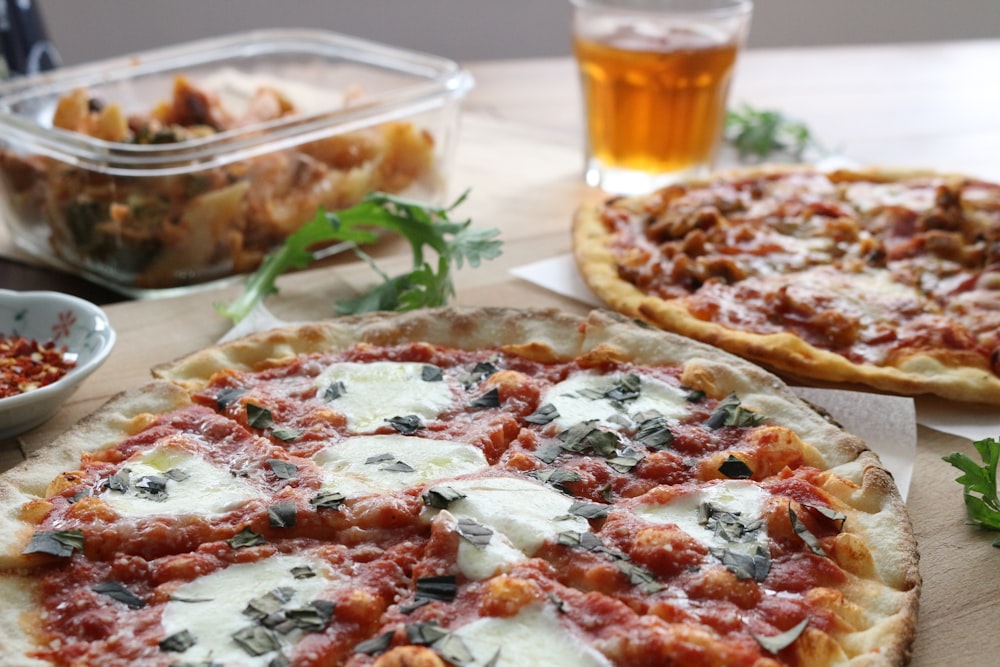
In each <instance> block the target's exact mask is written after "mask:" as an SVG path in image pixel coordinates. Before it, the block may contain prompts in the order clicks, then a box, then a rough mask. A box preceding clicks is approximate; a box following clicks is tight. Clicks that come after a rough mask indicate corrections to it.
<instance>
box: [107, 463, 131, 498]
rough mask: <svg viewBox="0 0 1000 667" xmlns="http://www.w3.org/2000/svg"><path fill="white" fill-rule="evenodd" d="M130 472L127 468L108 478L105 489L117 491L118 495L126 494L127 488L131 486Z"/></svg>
mask: <svg viewBox="0 0 1000 667" xmlns="http://www.w3.org/2000/svg"><path fill="white" fill-rule="evenodd" d="M131 473H132V471H131V470H130V469H128V468H122V469H121V470H119V471H118V472H116V473H115V474H114V475H112V476H111V477H109V478H108V481H107V487H108V488H109V489H111V490H112V491H118V492H119V493H126V492H128V490H129V487H131V486H132V477H131Z"/></svg>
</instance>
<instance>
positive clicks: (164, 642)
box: [160, 630, 198, 653]
mask: <svg viewBox="0 0 1000 667" xmlns="http://www.w3.org/2000/svg"><path fill="white" fill-rule="evenodd" d="M196 643H198V640H197V639H196V638H195V636H194V635H193V634H191V631H190V630H181V631H180V632H175V633H174V634H172V635H170V636H169V637H167V638H165V639H161V640H160V650H161V651H170V652H171V653H183V652H184V651H186V650H188V649H189V648H191V647H192V646H194V645H195V644H196Z"/></svg>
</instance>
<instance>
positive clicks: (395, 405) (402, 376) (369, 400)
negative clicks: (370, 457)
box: [314, 361, 453, 433]
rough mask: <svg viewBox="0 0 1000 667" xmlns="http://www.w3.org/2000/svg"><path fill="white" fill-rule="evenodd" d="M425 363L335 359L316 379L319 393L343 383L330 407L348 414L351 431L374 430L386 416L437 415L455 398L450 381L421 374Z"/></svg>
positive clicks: (427, 416)
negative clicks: (434, 380)
mask: <svg viewBox="0 0 1000 667" xmlns="http://www.w3.org/2000/svg"><path fill="white" fill-rule="evenodd" d="M425 366H426V364H420V363H411V362H393V361H377V362H373V363H369V364H361V363H352V362H344V363H335V364H331V365H329V366H327V367H326V368H325V369H323V372H322V373H320V374H319V376H318V377H317V378H316V379H315V380H314V384H315V385H316V386H318V387H319V388H320V395H322V394H323V392H325V391H326V389H327V388H328V387H330V386H334V385H337V386H338V387H342V390H340V391H339V395H338V396H337V397H336V398H332V399H330V401H329V404H330V407H332V408H333V409H335V410H337V411H338V412H341V413H343V414H344V415H345V416H346V417H347V428H348V430H350V431H351V432H352V433H371V432H372V431H374V430H375V429H377V428H379V427H380V426H385V420H387V419H391V418H393V417H401V416H407V415H417V416H418V417H420V418H421V419H423V420H425V421H426V420H431V419H436V418H437V416H438V415H440V414H441V412H443V411H444V410H445V409H447V408H448V407H449V406H450V405H451V404H452V401H453V397H452V390H451V387H450V385H449V384H448V383H447V382H444V381H436V382H428V381H426V380H424V379H423V378H422V374H423V370H424V368H425Z"/></svg>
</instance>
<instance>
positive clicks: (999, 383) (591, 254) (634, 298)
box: [572, 166, 1000, 404]
mask: <svg viewBox="0 0 1000 667" xmlns="http://www.w3.org/2000/svg"><path fill="white" fill-rule="evenodd" d="M812 171H813V170H811V169H810V168H807V167H798V166H789V167H780V168H778V167H759V168H752V169H744V170H739V171H730V172H720V173H719V174H718V175H717V178H718V179H720V180H725V179H729V178H744V179H749V178H754V177H765V176H773V175H781V174H805V173H811V172H812ZM930 176H935V177H940V178H942V179H944V180H946V181H956V182H957V181H959V180H961V179H962V177H960V176H957V175H953V174H935V173H934V172H930V171H926V170H901V169H871V170H867V171H847V170H840V171H837V172H832V173H831V174H830V178H831V179H832V180H837V181H850V180H861V179H873V180H877V181H881V182H884V183H892V182H894V181H896V180H900V179H905V178H916V177H930ZM711 182H712V181H711V180H708V179H702V180H693V181H691V183H692V184H694V185H698V184H707V183H711ZM649 196H650V197H653V196H655V195H649ZM645 201H646V198H643V197H633V198H615V199H612V200H608V201H607V202H604V203H599V204H588V205H583V206H581V207H580V208H578V209H577V211H576V212H575V214H574V218H573V231H572V238H573V253H574V257H575V260H576V263H577V266H578V268H579V270H580V274H581V276H582V278H583V280H584V281H585V282H586V284H587V285H588V286H589V287H590V289H591V290H592V291H593V292H594V294H596V295H597V296H598V297H599V298H601V299H602V300H603V301H604V302H605V303H607V304H608V305H609V306H610V307H612V308H613V309H615V310H616V311H619V312H621V313H624V314H626V315H628V316H630V317H635V318H639V319H642V320H644V321H646V322H649V323H651V324H654V325H656V326H658V327H660V328H663V329H664V330H667V331H672V332H674V333H678V334H681V335H682V336H688V337H691V338H694V339H696V340H699V341H702V342H705V343H708V344H709V345H713V346H716V347H719V348H722V349H724V350H726V351H728V352H731V353H733V354H736V355H738V356H741V357H744V358H746V359H750V360H752V361H754V362H756V363H759V364H762V365H764V366H766V367H768V368H770V369H772V370H774V371H777V372H779V373H782V374H784V375H785V377H796V378H806V379H809V380H813V381H817V380H818V381H824V382H833V383H848V384H858V385H866V386H869V387H873V388H876V389H879V390H882V391H886V392H892V393H898V394H904V395H919V394H927V393H932V394H936V395H939V396H942V397H944V398H949V399H952V400H957V401H966V402H981V403H993V404H998V403H1000V378H998V377H997V376H996V375H995V374H993V373H991V372H989V371H988V370H985V369H982V368H975V367H969V366H964V365H961V363H946V362H943V361H942V360H941V359H940V358H938V357H936V356H932V355H929V354H922V353H916V354H911V355H909V356H907V357H905V358H902V359H899V360H894V361H893V362H892V364H882V365H877V364H873V363H855V362H852V361H850V360H848V359H847V358H846V357H844V356H842V355H839V354H836V353H834V352H830V351H827V350H824V349H821V348H819V347H816V346H814V345H811V344H809V343H807V342H806V341H804V340H803V339H802V338H800V337H798V336H796V335H794V334H792V333H754V332H751V331H746V330H740V329H736V328H732V327H729V326H726V325H723V324H720V323H716V322H713V321H709V320H704V319H699V318H698V317H696V316H694V315H693V314H692V313H691V312H690V311H689V310H688V309H687V308H686V307H685V306H684V304H683V303H681V302H680V301H678V300H677V299H665V298H660V297H658V296H656V295H650V294H647V293H645V292H643V291H642V290H640V289H639V288H637V287H636V286H635V285H633V284H632V283H631V282H629V281H627V280H624V279H623V278H621V277H620V276H619V271H618V259H617V257H616V255H615V254H614V252H613V251H612V249H611V247H610V246H611V244H612V243H613V242H614V235H613V233H612V232H610V231H609V230H608V228H607V227H606V225H605V224H604V222H603V220H602V213H603V211H604V209H605V207H606V206H607V205H609V204H611V203H614V204H615V205H624V206H626V207H627V208H629V209H631V210H636V211H639V210H642V207H643V204H644V202H645Z"/></svg>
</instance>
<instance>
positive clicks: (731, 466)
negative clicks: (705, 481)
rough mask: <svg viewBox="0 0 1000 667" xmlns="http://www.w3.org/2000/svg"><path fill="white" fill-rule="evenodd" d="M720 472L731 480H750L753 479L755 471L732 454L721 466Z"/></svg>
mask: <svg viewBox="0 0 1000 667" xmlns="http://www.w3.org/2000/svg"><path fill="white" fill-rule="evenodd" d="M719 472H720V473H722V474H723V475H725V476H726V477H728V478H729V479H750V478H751V477H753V470H751V469H750V466H748V465H747V464H746V461H744V460H743V459H739V458H736V457H735V456H733V455H732V454H730V455H729V458H727V459H726V460H725V461H723V462H722V465H720V466H719Z"/></svg>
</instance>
